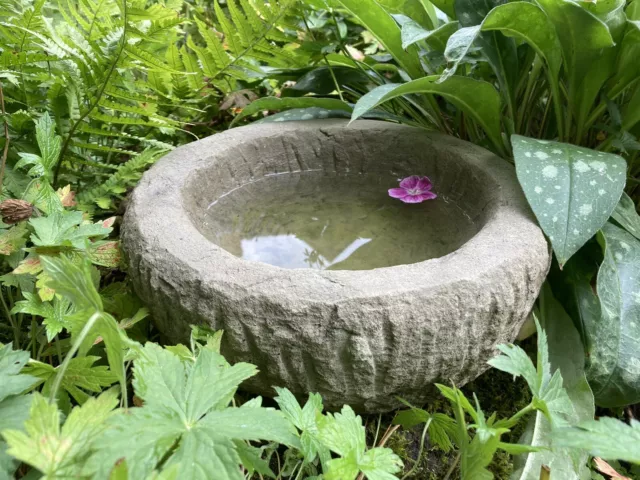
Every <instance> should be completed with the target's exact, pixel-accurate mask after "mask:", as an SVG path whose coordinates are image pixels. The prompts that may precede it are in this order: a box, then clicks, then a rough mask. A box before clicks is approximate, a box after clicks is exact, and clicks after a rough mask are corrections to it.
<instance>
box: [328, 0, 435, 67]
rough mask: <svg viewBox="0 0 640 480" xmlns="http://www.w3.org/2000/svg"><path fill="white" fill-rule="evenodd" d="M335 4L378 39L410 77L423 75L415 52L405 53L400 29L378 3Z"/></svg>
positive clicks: (351, 1)
mask: <svg viewBox="0 0 640 480" xmlns="http://www.w3.org/2000/svg"><path fill="white" fill-rule="evenodd" d="M337 2H338V3H340V4H341V5H342V6H343V7H344V8H346V9H347V10H348V11H349V12H350V13H351V14H352V15H353V16H354V18H355V20H356V21H357V22H359V23H361V24H362V25H363V26H364V27H365V28H366V29H367V30H369V31H370V32H371V33H372V34H373V35H374V36H375V37H376V38H377V39H378V41H379V42H380V43H381V44H382V45H383V46H384V48H385V49H386V50H387V51H388V52H389V53H390V54H391V55H392V56H393V58H395V60H396V61H397V62H398V65H400V66H401V67H402V68H403V69H404V70H405V71H406V72H407V74H409V76H410V77H412V78H418V77H421V76H422V75H423V70H422V66H421V65H420V60H419V59H418V54H417V50H416V49H415V48H414V47H409V49H408V50H407V51H406V52H405V51H404V49H403V48H402V39H401V35H400V28H399V27H398V25H397V24H396V22H395V20H394V19H393V17H391V15H390V14H388V13H387V12H386V11H385V10H384V8H383V7H382V6H381V5H380V4H379V3H377V2H376V1H375V0H337Z"/></svg>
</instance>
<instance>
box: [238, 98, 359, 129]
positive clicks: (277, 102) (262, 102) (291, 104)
mask: <svg viewBox="0 0 640 480" xmlns="http://www.w3.org/2000/svg"><path fill="white" fill-rule="evenodd" d="M309 107H316V108H322V109H324V110H343V111H347V112H351V110H352V109H351V107H350V106H349V104H347V103H345V102H343V101H341V100H336V99H332V98H315V97H286V98H277V97H264V98H260V99H258V100H255V101H253V102H251V103H250V104H249V105H248V106H246V107H245V108H244V109H243V110H242V113H240V114H239V115H238V116H236V118H234V119H233V122H231V126H234V125H235V124H236V123H238V122H239V121H240V120H242V119H243V118H245V117H247V116H249V115H253V114H256V113H259V112H262V111H265V110H289V109H292V108H309Z"/></svg>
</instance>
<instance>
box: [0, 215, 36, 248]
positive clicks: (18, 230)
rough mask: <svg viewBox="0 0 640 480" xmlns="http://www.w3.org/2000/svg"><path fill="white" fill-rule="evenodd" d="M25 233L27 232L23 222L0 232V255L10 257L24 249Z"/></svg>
mask: <svg viewBox="0 0 640 480" xmlns="http://www.w3.org/2000/svg"><path fill="white" fill-rule="evenodd" d="M27 233H29V231H28V230H27V226H26V224H25V223H23V222H21V223H19V224H17V225H15V226H13V227H11V228H9V229H7V230H2V231H0V255H11V254H12V253H14V252H17V251H19V250H20V249H21V248H22V247H24V246H25V244H26V238H25V237H26V236H27Z"/></svg>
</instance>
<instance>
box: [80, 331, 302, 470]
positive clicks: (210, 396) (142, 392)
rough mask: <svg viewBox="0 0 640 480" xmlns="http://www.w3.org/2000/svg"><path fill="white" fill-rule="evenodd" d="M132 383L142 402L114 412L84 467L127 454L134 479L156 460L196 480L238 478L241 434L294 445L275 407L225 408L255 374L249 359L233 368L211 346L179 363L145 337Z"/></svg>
mask: <svg viewBox="0 0 640 480" xmlns="http://www.w3.org/2000/svg"><path fill="white" fill-rule="evenodd" d="M137 354H138V358H137V360H135V367H134V380H133V385H134V389H135V393H136V395H137V396H138V397H139V398H141V399H142V400H143V401H144V405H143V406H142V407H140V408H136V409H133V410H132V411H131V412H130V413H129V414H127V415H118V416H116V417H114V419H113V423H112V427H113V428H111V429H110V430H108V431H107V432H105V434H104V435H103V437H102V439H101V442H103V444H104V445H106V447H105V448H102V449H100V451H98V452H96V454H95V455H94V456H93V457H92V458H91V460H90V461H89V464H88V466H87V471H91V472H104V471H109V469H110V468H111V467H112V466H113V465H114V464H115V463H116V462H118V461H120V459H125V460H126V462H127V465H128V469H129V474H130V477H131V478H145V477H147V476H148V475H150V474H151V473H152V471H153V470H154V469H155V468H156V465H157V464H158V462H159V461H160V459H162V458H164V457H166V458H165V462H163V464H164V467H166V468H174V467H172V466H175V465H178V464H179V465H180V473H181V475H184V476H185V477H186V478H193V479H196V480H199V479H202V480H205V479H209V478H225V479H233V480H235V479H238V480H241V479H242V478H243V475H242V474H241V470H240V469H239V468H238V465H239V463H240V456H239V455H238V452H237V450H236V448H237V447H236V444H237V441H239V440H248V439H253V440H275V441H278V442H282V443H285V444H288V445H290V446H294V447H296V448H299V443H298V440H297V436H296V435H295V434H294V432H293V429H292V426H291V425H290V424H289V422H287V421H286V420H285V418H284V417H283V416H282V414H280V413H279V412H276V411H274V410H271V409H265V408H262V407H260V406H257V405H256V406H253V407H251V408H249V407H247V408H245V407H241V408H226V407H228V405H229V403H230V401H231V397H232V395H233V393H234V392H235V390H236V389H237V388H238V385H239V384H240V383H241V382H242V380H244V379H245V378H247V376H248V375H252V374H254V373H255V367H253V366H249V365H247V364H237V365H234V366H230V365H229V364H228V363H227V362H226V361H225V360H224V358H222V357H221V356H220V355H219V354H217V353H216V352H214V351H213V350H212V349H209V348H206V347H205V348H201V349H200V350H199V354H198V357H197V359H196V360H195V362H193V361H192V360H191V359H186V360H184V361H183V359H182V358H180V357H178V356H177V355H174V354H173V353H171V352H170V351H168V350H166V349H162V348H161V347H159V346H157V345H155V344H151V343H148V344H147V345H145V347H144V348H138V352H137Z"/></svg>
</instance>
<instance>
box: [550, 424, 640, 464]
mask: <svg viewBox="0 0 640 480" xmlns="http://www.w3.org/2000/svg"><path fill="white" fill-rule="evenodd" d="M553 441H554V443H555V444H557V445H559V446H562V447H570V448H580V449H583V450H588V451H589V453H591V454H592V455H593V456H595V457H601V458H604V459H610V460H616V459H620V460H624V461H627V462H632V463H635V464H638V465H640V423H639V422H637V421H635V420H631V424H630V425H627V424H626V423H624V422H621V421H620V420H617V419H615V418H607V417H604V418H601V419H600V420H589V421H587V422H583V423H581V424H579V425H577V426H575V427H571V428H563V429H559V430H557V431H556V432H555V433H554V435H553Z"/></svg>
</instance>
